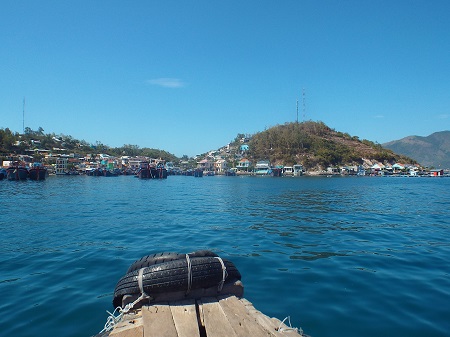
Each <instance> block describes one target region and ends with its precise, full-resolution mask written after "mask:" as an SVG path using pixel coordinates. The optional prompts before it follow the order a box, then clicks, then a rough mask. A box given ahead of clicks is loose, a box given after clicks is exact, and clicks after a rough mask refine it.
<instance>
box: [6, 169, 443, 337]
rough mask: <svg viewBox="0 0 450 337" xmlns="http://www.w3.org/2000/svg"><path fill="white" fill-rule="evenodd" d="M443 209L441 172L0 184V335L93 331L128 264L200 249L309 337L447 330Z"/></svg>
mask: <svg viewBox="0 0 450 337" xmlns="http://www.w3.org/2000/svg"><path fill="white" fill-rule="evenodd" d="M449 206H450V178H445V177H444V178H439V177H433V178H429V177H428V178H425V177H420V178H408V177H397V178H394V177H331V178H328V177H296V178H293V177H281V178H275V177H249V176H244V177H242V176H236V177H227V176H212V177H210V176H204V177H202V178H195V177H189V176H169V177H168V178H167V179H163V180H141V179H137V178H135V177H133V176H119V177H88V176H50V177H48V178H47V179H46V180H45V181H7V180H3V181H0V335H1V336H34V337H35V336H67V337H76V336H80V337H81V336H93V335H95V334H97V333H98V332H100V331H101V330H102V329H103V327H104V325H105V323H106V320H107V317H108V313H107V312H106V311H107V310H108V311H113V309H114V308H113V306H112V299H113V292H114V287H115V285H116V283H117V281H118V280H119V279H120V278H121V277H122V276H123V275H124V274H125V273H126V270H127V269H128V267H129V266H130V265H131V264H132V263H133V262H134V261H135V260H137V259H139V258H141V257H142V256H145V255H149V254H152V253H158V252H178V253H188V252H192V251H195V250H200V249H209V250H212V251H214V252H215V253H217V254H219V255H220V256H221V257H223V258H227V259H229V260H231V261H232V262H233V263H234V264H235V265H236V267H237V268H238V269H239V271H240V273H241V274H242V282H243V284H244V297H245V298H246V299H248V300H249V301H250V302H252V303H253V305H254V306H255V308H256V309H258V310H260V311H262V312H263V313H264V314H266V315H268V316H270V317H276V318H278V319H280V320H284V319H285V318H290V324H291V325H292V327H297V328H298V329H302V330H303V332H304V333H305V334H308V335H310V336H312V337H319V336H330V337H331V336H333V337H336V336H345V337H360V336H365V337H372V336H373V337H375V336H376V337H379V336H396V337H401V336H405V337H406V336H408V337H414V336H417V337H423V336H427V337H431V336H450V262H449V259H450V209H449ZM288 321H289V319H287V320H286V322H288Z"/></svg>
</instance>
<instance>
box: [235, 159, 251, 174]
mask: <svg viewBox="0 0 450 337" xmlns="http://www.w3.org/2000/svg"><path fill="white" fill-rule="evenodd" d="M250 165H251V161H250V160H248V159H247V158H242V159H241V160H239V162H238V164H237V165H236V168H237V169H238V171H248V169H249V167H250Z"/></svg>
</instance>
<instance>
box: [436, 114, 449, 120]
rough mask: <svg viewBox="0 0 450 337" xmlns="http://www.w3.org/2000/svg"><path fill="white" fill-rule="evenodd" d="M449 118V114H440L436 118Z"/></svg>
mask: <svg viewBox="0 0 450 337" xmlns="http://www.w3.org/2000/svg"><path fill="white" fill-rule="evenodd" d="M449 117H450V115H449V114H441V115H438V118H439V119H448V118H449Z"/></svg>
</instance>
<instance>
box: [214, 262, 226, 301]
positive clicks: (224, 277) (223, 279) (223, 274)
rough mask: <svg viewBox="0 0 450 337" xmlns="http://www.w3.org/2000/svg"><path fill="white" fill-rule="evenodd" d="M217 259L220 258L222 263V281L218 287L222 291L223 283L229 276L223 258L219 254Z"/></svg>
mask: <svg viewBox="0 0 450 337" xmlns="http://www.w3.org/2000/svg"><path fill="white" fill-rule="evenodd" d="M216 259H218V260H219V262H220V264H221V265H222V281H220V282H219V286H218V287H217V290H218V291H219V292H220V291H222V288H223V284H224V283H225V279H226V278H227V276H228V273H227V267H225V264H224V263H223V260H222V259H221V258H220V257H219V256H217V257H216Z"/></svg>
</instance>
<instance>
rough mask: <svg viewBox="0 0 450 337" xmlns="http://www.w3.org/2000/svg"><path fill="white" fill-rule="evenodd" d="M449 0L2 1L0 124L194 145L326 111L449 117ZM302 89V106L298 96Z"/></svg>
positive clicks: (107, 139)
mask: <svg viewBox="0 0 450 337" xmlns="http://www.w3.org/2000/svg"><path fill="white" fill-rule="evenodd" d="M449 13H450V1H448V0H443V1H433V0H431V1H423V0H420V1H417V0H398V1H392V0H389V1H383V0H378V1H360V0H358V1H352V0H348V1H335V0H324V1H317V0H307V1H303V0H286V1H265V0H257V1H256V0H255V1H251V0H250V1H234V0H231V1H211V0H208V1H206V0H205V1H203V0H195V1H171V0H165V1H149V0H148V1H143V0H142V1H141V0H136V1H115V0H108V1H106V0H104V1H101V0H99V1H92V0H79V1H67V0H53V1H51V0H48V1H34V0H7V1H3V2H2V5H1V9H0V31H1V32H2V33H1V34H0V50H1V52H0V88H1V90H0V115H1V118H0V127H1V128H7V127H8V128H10V129H11V130H13V131H18V132H21V131H22V110H23V99H24V97H25V98H26V105H25V126H26V127H30V128H31V129H33V130H37V129H38V128H39V127H42V128H43V129H44V132H45V133H52V132H55V133H56V134H60V133H62V134H66V135H71V136H73V137H74V138H77V139H84V140H86V141H87V142H90V143H95V142H97V141H100V142H102V143H103V144H106V145H109V146H112V147H118V146H122V145H124V144H133V145H139V146H140V147H151V148H157V149H161V150H166V151H168V152H171V153H173V154H175V155H177V156H182V155H184V154H187V155H189V156H193V155H195V154H200V153H204V152H207V151H208V150H211V149H217V148H219V147H220V146H223V145H226V144H227V143H228V142H230V141H231V140H233V139H234V138H235V136H236V135H237V134H238V133H249V134H252V133H256V132H259V131H264V129H266V128H269V127H272V126H275V125H277V124H284V123H286V122H293V121H295V120H296V118H297V117H296V116H297V114H296V101H297V99H298V100H299V120H300V121H302V120H303V119H306V120H313V121H322V122H324V123H325V124H327V125H328V126H330V127H331V128H334V129H336V130H337V131H342V132H348V133H349V134H351V135H352V136H358V137H360V139H368V140H371V141H374V142H378V143H384V142H387V141H391V140H395V139H400V138H403V137H406V136H409V135H418V136H427V135H429V134H431V133H433V132H437V131H443V130H449V129H450V20H448V15H449ZM303 88H304V92H305V95H304V98H305V99H304V102H305V109H303V95H302V92H303Z"/></svg>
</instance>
